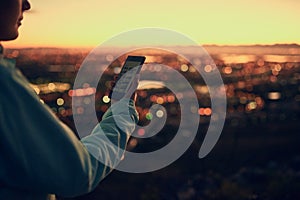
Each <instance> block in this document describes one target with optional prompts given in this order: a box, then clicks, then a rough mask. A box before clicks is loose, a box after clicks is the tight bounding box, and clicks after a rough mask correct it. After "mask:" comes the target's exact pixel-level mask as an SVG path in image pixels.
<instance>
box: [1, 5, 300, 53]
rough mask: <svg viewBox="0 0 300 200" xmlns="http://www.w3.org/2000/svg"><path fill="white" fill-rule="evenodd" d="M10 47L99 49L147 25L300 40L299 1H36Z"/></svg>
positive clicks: (221, 38)
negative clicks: (127, 32)
mask: <svg viewBox="0 0 300 200" xmlns="http://www.w3.org/2000/svg"><path fill="white" fill-rule="evenodd" d="M30 2H31V4H32V11H30V12H28V13H26V14H25V18H24V20H23V25H22V27H21V28H20V37H19V38H18V39H17V40H16V41H12V42H5V43H4V45H5V46H7V47H95V46H97V45H99V44H101V43H102V42H104V41H105V40H108V39H109V38H111V37H112V36H114V35H116V34H119V33H122V32H124V31H129V30H132V29H137V28H142V27H160V28H166V29H171V30H174V31H178V32H179V33H182V34H185V35H187V36H188V37H190V38H191V39H193V40H194V41H195V42H197V43H199V44H218V45H241V44H243V45H251V44H274V43H298V44H300V20H299V19H300V12H299V10H298V9H299V7H300V1H298V0H242V1H241V0H227V1H224V0H185V1H174V0H172V1H171V0H151V1H141V0H127V1H124V0H112V1H101V0H84V1H82V0H81V1H79V0H72V1H71V0H63V1H61V0H51V1H47V0H31V1H30Z"/></svg>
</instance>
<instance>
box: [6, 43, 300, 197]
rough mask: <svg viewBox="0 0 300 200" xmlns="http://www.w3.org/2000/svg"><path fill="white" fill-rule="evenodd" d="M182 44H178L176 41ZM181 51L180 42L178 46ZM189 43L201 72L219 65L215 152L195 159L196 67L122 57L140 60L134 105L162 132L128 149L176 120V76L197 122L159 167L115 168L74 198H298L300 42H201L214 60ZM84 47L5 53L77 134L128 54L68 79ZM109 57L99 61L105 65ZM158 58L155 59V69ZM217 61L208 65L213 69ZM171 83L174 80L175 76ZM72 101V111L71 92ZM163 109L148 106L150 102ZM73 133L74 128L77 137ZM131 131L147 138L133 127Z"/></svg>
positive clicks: (162, 140)
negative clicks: (182, 148)
mask: <svg viewBox="0 0 300 200" xmlns="http://www.w3.org/2000/svg"><path fill="white" fill-rule="evenodd" d="M176 48H180V47H176ZM185 48H186V47H185ZM194 48H195V47H188V48H187V54H189V55H190V57H191V58H192V63H196V64H197V65H198V66H201V68H202V69H203V70H204V72H205V73H212V72H213V71H214V70H219V72H220V73H221V76H222V79H223V81H224V85H225V90H226V96H227V114H226V121H225V125H224V129H223V132H222V135H221V138H220V140H219V142H218V143H217V145H216V147H215V148H214V150H213V151H212V152H211V153H210V154H209V155H208V156H207V157H205V158H203V159H199V158H198V157H197V155H198V151H199V148H200V146H201V144H202V141H203V138H204V136H205V134H206V130H207V127H208V125H209V122H210V119H211V115H212V112H213V111H212V108H211V99H210V94H209V88H208V86H207V85H206V83H205V81H204V80H203V78H202V77H201V75H200V74H199V72H198V71H197V69H196V67H195V66H193V65H192V64H191V62H189V61H187V60H186V59H184V58H183V57H180V56H178V55H176V54H175V53H173V52H168V51H163V50H161V49H146V50H145V49H144V50H139V51H136V52H131V53H130V54H133V55H135V54H136V55H138V54H142V55H144V56H146V57H147V60H146V64H145V65H144V66H143V69H142V72H141V82H140V86H139V90H138V99H137V109H138V111H139V114H140V122H139V124H140V125H141V127H143V126H145V125H147V124H149V123H150V121H154V120H155V119H156V120H157V119H158V120H160V119H162V118H163V117H164V116H166V118H167V119H166V123H165V125H164V126H163V127H162V129H161V130H160V132H159V133H158V134H157V135H155V136H153V137H151V138H139V137H133V138H131V140H130V141H129V145H128V149H129V150H130V151H134V152H148V151H151V150H155V149H159V148H161V147H163V146H164V145H166V144H167V143H168V142H169V141H170V140H172V138H173V137H174V135H175V134H176V131H177V129H178V125H179V123H180V120H181V113H180V105H179V100H180V99H181V98H189V94H188V93H187V92H186V91H187V90H186V88H185V87H184V86H182V87H181V86H180V85H179V86H178V88H179V91H178V92H177V94H174V93H173V92H172V91H171V90H170V89H169V88H167V87H166V84H165V82H168V81H173V82H174V80H172V79H174V76H173V75H172V74H171V72H170V73H168V72H167V73H166V72H162V70H163V69H164V66H168V67H171V68H172V69H175V70H176V71H177V72H179V73H180V74H182V76H183V77H185V79H186V80H188V82H189V83H190V85H191V86H192V88H193V90H194V91H195V94H196V96H197V100H198V103H199V107H196V108H195V107H193V106H192V107H191V108H190V111H191V112H192V113H198V114H199V116H200V121H199V123H200V128H199V131H198V134H197V137H196V139H195V141H194V142H193V144H192V146H191V147H190V148H189V149H188V151H187V152H186V153H185V154H184V155H183V156H182V157H181V158H180V159H179V160H177V161H176V162H175V163H173V164H172V165H170V166H168V167H167V168H165V169H162V170H158V171H156V172H151V173H147V174H127V173H123V172H118V171H115V172H113V173H112V174H111V175H110V178H108V179H107V180H104V181H103V183H101V184H100V185H99V188H97V189H96V190H95V191H94V192H93V193H91V194H89V195H85V196H82V197H79V198H77V199H100V198H101V199H120V198H123V199H297V198H300V190H299V189H300V149H299V145H300V134H299V133H300V125H299V124H298V123H299V119H300V84H299V83H300V46H298V45H296V44H291V45H272V46H260V45H256V46H213V45H211V46H205V47H204V48H205V49H206V51H207V52H208V53H209V55H210V56H211V58H212V60H213V61H214V63H212V62H210V61H207V59H206V60H205V58H204V57H201V56H199V54H197V53H195V52H197V51H195V49H194ZM90 50H91V49H56V48H44V49H40V48H37V49H35V48H30V49H29V48H28V49H26V48H25V49H7V50H6V55H7V56H8V57H12V58H16V59H17V65H18V67H19V69H21V71H22V72H23V73H24V75H25V76H26V77H27V78H28V79H29V81H30V82H31V83H32V87H33V89H34V90H35V91H36V93H37V94H38V95H39V96H40V98H41V99H42V101H43V102H45V103H46V104H47V105H49V106H50V108H51V109H52V110H53V112H54V113H56V114H57V116H58V117H59V118H60V119H61V120H62V121H63V122H65V123H66V124H67V125H68V126H70V127H71V128H72V129H73V130H74V132H75V133H76V128H75V125H74V121H73V114H74V112H76V114H78V115H80V114H82V115H84V114H85V112H88V111H87V110H86V107H85V105H86V106H87V105H90V104H91V103H92V102H93V99H94V98H95V102H96V103H95V109H96V112H97V116H98V118H99V120H101V116H102V114H103V113H104V112H105V111H106V110H107V108H108V107H109V106H110V99H109V97H108V91H109V89H110V83H111V81H112V80H113V77H114V76H115V75H117V74H118V73H119V71H120V67H121V65H122V62H123V61H124V59H125V58H126V55H122V56H121V57H117V55H119V54H118V53H119V52H120V51H119V50H118V49H109V48H108V49H107V51H106V52H105V55H103V59H104V60H103V63H101V62H100V63H99V68H102V69H101V70H103V72H104V73H103V75H102V77H101V80H100V81H99V84H98V86H97V87H95V86H93V85H92V84H91V83H88V82H85V83H82V85H81V86H82V87H80V88H73V84H74V81H75V78H76V75H77V73H78V70H80V67H81V65H82V63H83V62H84V59H85V57H86V56H87V55H88V54H89V52H90ZM107 62H108V63H111V64H110V65H109V66H104V65H105V63H107ZM160 64H161V65H160ZM214 64H215V65H214ZM175 82H176V81H175ZM74 97H76V101H78V102H73V103H76V105H77V104H78V106H74V109H73V110H72V98H74ZM153 104H159V105H162V106H163V107H164V108H165V110H163V109H161V110H156V111H155V112H153V111H151V110H150V107H151V105H153ZM76 134H77V133H76ZM135 134H136V135H137V136H141V137H142V136H145V135H147V130H146V129H143V128H139V129H138V130H136V133H135Z"/></svg>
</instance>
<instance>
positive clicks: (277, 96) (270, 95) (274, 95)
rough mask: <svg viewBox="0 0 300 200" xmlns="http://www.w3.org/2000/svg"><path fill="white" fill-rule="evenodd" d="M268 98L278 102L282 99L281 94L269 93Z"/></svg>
mask: <svg viewBox="0 0 300 200" xmlns="http://www.w3.org/2000/svg"><path fill="white" fill-rule="evenodd" d="M268 98H269V99H270V100H278V99H280V98H281V93H280V92H269V93H268Z"/></svg>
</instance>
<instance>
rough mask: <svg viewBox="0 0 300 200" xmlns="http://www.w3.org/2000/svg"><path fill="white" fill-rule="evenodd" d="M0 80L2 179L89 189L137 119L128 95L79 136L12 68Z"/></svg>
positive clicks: (49, 188)
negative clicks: (88, 132) (90, 129)
mask: <svg viewBox="0 0 300 200" xmlns="http://www.w3.org/2000/svg"><path fill="white" fill-rule="evenodd" d="M0 83H1V90H0V125H1V127H0V135H1V140H0V152H1V155H0V182H2V184H3V185H5V186H8V187H13V188H16V189H20V190H29V191H32V192H35V191H36V192H39V193H43V192H45V193H53V194H58V195H61V196H68V197H71V196H76V195H80V194H84V193H87V192H90V191H91V190H92V189H94V188H95V187H96V186H97V184H98V183H99V182H100V181H101V180H102V179H103V178H104V177H105V176H106V175H107V174H108V173H110V172H111V170H112V169H113V168H114V167H115V166H116V164H117V163H118V162H119V161H120V158H121V156H122V154H123V153H124V149H125V147H126V143H127V140H128V138H129V135H130V134H131V132H132V131H133V130H134V128H135V123H136V121H137V113H136V110H135V107H134V104H133V102H132V101H131V100H128V99H123V100H121V101H119V102H117V103H115V104H114V105H113V106H112V108H110V109H109V110H108V111H107V112H106V113H105V115H104V117H103V120H102V121H101V122H100V123H99V124H98V125H97V126H96V127H95V129H94V130H93V132H92V134H91V135H89V136H87V137H85V138H83V139H82V140H81V141H80V140H78V139H77V137H76V136H75V134H74V133H73V132H72V131H71V130H70V129H69V128H68V127H66V126H65V125H63V124H62V123H61V122H60V121H59V120H58V119H57V117H56V116H54V115H53V114H52V112H51V111H50V109H49V108H48V107H47V106H46V105H44V104H42V103H41V102H40V100H39V98H38V97H37V96H36V95H35V94H34V92H33V91H32V90H31V88H30V87H29V85H28V83H27V82H26V81H25V79H23V78H22V76H21V75H20V74H19V73H18V72H16V73H12V74H9V73H7V72H6V71H5V72H4V73H3V72H2V71H1V79H0ZM114 108H116V109H114ZM128 109H129V112H128ZM112 110H113V111H114V113H112ZM116 122H118V123H116ZM117 124H118V125H117ZM119 124H120V125H119Z"/></svg>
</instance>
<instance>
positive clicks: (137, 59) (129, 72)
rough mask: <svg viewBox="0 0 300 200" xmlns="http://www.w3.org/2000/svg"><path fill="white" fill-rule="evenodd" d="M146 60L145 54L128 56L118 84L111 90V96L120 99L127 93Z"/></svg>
mask: <svg viewBox="0 0 300 200" xmlns="http://www.w3.org/2000/svg"><path fill="white" fill-rule="evenodd" d="M145 60H146V57H144V56H130V55H129V56H128V57H127V59H126V60H125V62H124V65H123V66H122V68H121V72H120V73H119V75H118V77H117V80H116V84H115V86H114V88H113V89H112V90H111V92H110V95H109V96H110V98H112V99H115V100H120V99H122V98H123V97H124V95H125V94H126V93H127V91H128V89H129V87H130V84H131V82H132V81H133V79H134V78H135V76H136V74H139V73H140V71H141V69H142V66H143V64H144V62H145Z"/></svg>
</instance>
